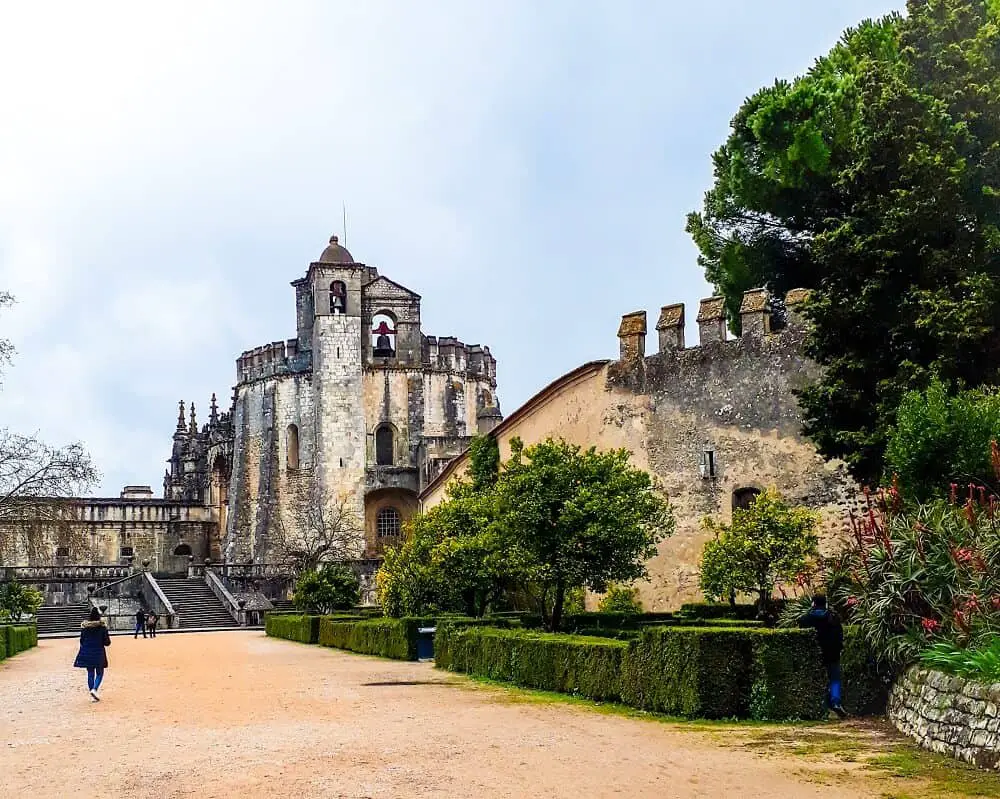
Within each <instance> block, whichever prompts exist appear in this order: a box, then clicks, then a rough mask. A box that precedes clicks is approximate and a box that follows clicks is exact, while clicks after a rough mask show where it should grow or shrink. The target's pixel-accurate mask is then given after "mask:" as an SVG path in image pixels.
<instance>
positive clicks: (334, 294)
mask: <svg viewBox="0 0 1000 799" xmlns="http://www.w3.org/2000/svg"><path fill="white" fill-rule="evenodd" d="M330 313H332V314H345V313H347V286H346V285H345V284H344V282H343V281H342V280H334V281H333V282H332V283H331V284H330Z"/></svg>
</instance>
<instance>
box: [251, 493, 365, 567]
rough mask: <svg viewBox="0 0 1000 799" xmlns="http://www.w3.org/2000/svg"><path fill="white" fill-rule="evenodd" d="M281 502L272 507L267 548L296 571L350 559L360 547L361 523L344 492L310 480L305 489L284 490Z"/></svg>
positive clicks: (361, 537) (278, 559)
mask: <svg viewBox="0 0 1000 799" xmlns="http://www.w3.org/2000/svg"><path fill="white" fill-rule="evenodd" d="M283 504H284V507H283V508H277V507H272V513H271V534H270V541H269V542H268V550H269V555H270V557H271V558H272V559H274V560H275V561H277V562H278V563H282V564H284V565H286V566H288V568H290V569H292V570H293V571H294V572H295V573H296V574H299V573H302V572H304V571H309V570H311V569H315V568H316V567H318V566H319V565H320V564H322V563H327V562H330V561H343V560H352V559H354V558H357V557H359V556H360V554H361V552H362V551H363V550H364V543H365V533H364V526H363V523H362V521H361V520H360V519H359V518H358V514H357V513H356V512H355V511H354V509H353V507H352V503H351V501H350V499H349V498H348V497H347V496H333V495H331V494H329V493H327V492H324V491H323V490H322V489H321V488H320V487H319V486H318V485H317V484H316V482H315V481H310V486H309V487H308V488H307V489H305V490H298V491H294V490H293V491H290V492H287V493H286V496H285V500H284V503H283Z"/></svg>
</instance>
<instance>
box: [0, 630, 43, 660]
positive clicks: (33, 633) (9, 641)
mask: <svg viewBox="0 0 1000 799" xmlns="http://www.w3.org/2000/svg"><path fill="white" fill-rule="evenodd" d="M33 646H38V627H36V626H35V625H34V624H5V625H2V626H0V660H3V659H4V658H9V657H13V656H14V655H16V654H18V653H20V652H24V651H25V650H28V649H31V648H32V647H33Z"/></svg>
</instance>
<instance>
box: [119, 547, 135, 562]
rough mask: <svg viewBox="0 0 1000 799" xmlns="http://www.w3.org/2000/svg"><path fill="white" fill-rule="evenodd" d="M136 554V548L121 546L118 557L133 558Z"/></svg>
mask: <svg viewBox="0 0 1000 799" xmlns="http://www.w3.org/2000/svg"><path fill="white" fill-rule="evenodd" d="M134 556H135V550H134V549H132V547H119V548H118V557H119V558H121V559H122V560H124V559H125V558H131V557H134Z"/></svg>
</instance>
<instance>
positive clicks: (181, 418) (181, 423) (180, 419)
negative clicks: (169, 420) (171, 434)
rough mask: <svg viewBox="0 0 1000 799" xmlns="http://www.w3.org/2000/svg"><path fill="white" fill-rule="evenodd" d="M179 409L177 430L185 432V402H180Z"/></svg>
mask: <svg viewBox="0 0 1000 799" xmlns="http://www.w3.org/2000/svg"><path fill="white" fill-rule="evenodd" d="M177 407H178V411H177V429H178V430H183V429H184V400H181V401H180V402H178V403H177Z"/></svg>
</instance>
